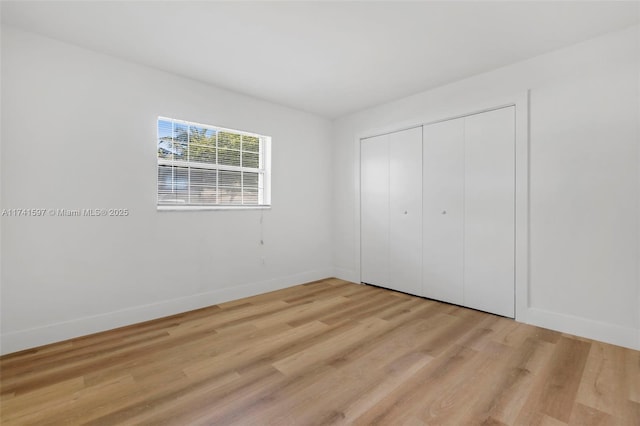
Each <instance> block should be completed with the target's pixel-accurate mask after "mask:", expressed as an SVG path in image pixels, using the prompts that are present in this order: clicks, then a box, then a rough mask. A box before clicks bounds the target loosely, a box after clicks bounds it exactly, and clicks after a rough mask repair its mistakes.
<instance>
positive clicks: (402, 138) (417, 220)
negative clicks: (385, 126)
mask: <svg viewBox="0 0 640 426" xmlns="http://www.w3.org/2000/svg"><path fill="white" fill-rule="evenodd" d="M389 277H390V281H389V286H388V287H389V288H392V289H394V290H398V291H402V292H405V293H410V294H416V295H419V294H420V291H421V282H422V127H416V128H413V129H408V130H404V131H401V132H395V133H391V134H390V135H389Z"/></svg>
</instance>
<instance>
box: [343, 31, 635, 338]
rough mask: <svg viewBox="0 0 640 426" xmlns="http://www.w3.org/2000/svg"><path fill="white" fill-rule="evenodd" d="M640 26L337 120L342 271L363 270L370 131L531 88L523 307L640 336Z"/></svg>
mask: <svg viewBox="0 0 640 426" xmlns="http://www.w3.org/2000/svg"><path fill="white" fill-rule="evenodd" d="M639 36H640V34H639V29H638V26H635V27H631V28H627V29H625V30H622V31H617V32H615V33H611V34H608V35H605V36H602V37H599V38H596V39H593V40H589V41H586V42H583V43H580V44H578V45H575V46H572V47H569V48H566V49H562V50H559V51H556V52H552V53H549V54H546V55H543V56H539V57H536V58H533V59H531V60H528V61H525V62H521V63H518V64H514V65H511V66H508V67H504V68H501V69H498V70H495V71H492V72H489V73H485V74H482V75H478V76H475V77H472V78H469V79H466V80H463V81H460V82H457V83H454V84H451V85H447V86H443V87H440V88H438V89H435V90H431V91H427V92H423V93H419V94H417V95H414V96H411V97H408V98H404V99H401V100H398V101H396V102H392V103H389V104H385V105H381V106H378V107H375V108H372V109H369V110H366V111H363V112H360V113H357V114H353V115H351V116H348V117H344V118H341V119H339V120H337V121H336V122H335V127H334V138H333V140H334V152H333V162H334V164H333V167H334V175H333V189H334V217H333V219H334V226H333V232H334V233H333V238H334V258H333V263H334V266H335V268H336V275H337V276H339V277H341V278H345V279H349V280H352V281H356V282H357V281H359V267H360V266H359V219H358V218H359V210H358V209H359V206H358V203H359V198H358V191H359V189H358V173H359V172H358V162H359V159H358V152H357V139H358V138H359V137H361V136H363V135H372V134H375V133H376V132H379V131H382V130H392V129H394V128H401V127H404V126H407V125H411V124H417V123H425V122H430V121H433V120H436V119H443V118H447V117H451V116H455V115H459V114H464V113H468V112H473V111H475V110H479V109H482V108H485V107H490V106H491V105H499V104H502V103H504V102H509V101H511V102H513V101H514V100H515V98H516V97H518V96H521V95H522V94H523V93H525V92H526V91H527V90H529V89H530V90H531V92H530V105H529V113H530V122H529V125H530V136H529V143H530V152H529V167H530V169H529V171H530V180H529V184H530V193H529V196H530V203H529V209H530V210H529V213H530V234H529V256H530V257H529V259H530V261H529V265H528V266H529V272H530V275H529V283H528V308H525V309H526V312H519V313H518V316H519V318H521V319H523V320H525V321H527V322H530V323H533V324H537V325H541V326H544V327H548V328H553V329H557V330H562V331H565V332H569V333H574V334H578V335H582V336H586V337H591V338H596V339H600V340H604V341H608V342H612V343H616V344H619V345H623V346H628V347H633V348H640V280H639V273H638V265H639V263H640V256H639V244H640V228H639V220H640V209H639V198H640V179H639V176H640V174H639V173H640V167H639V164H640V153H639V137H640V132H639V127H638V126H639V121H640V115H639V114H640V109H639V108H640V107H639V99H640V98H639V94H640V91H639V76H640V74H639V73H640V58H639V51H640V46H639V39H640V37H639ZM525 293H526V292H525ZM525 306H527V305H525Z"/></svg>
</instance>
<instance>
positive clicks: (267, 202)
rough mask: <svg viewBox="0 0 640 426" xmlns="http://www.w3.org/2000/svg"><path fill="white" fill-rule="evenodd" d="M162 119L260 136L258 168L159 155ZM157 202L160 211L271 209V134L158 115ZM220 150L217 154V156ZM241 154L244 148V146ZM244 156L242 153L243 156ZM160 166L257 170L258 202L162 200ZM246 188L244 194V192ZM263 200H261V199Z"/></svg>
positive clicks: (255, 171)
mask: <svg viewBox="0 0 640 426" xmlns="http://www.w3.org/2000/svg"><path fill="white" fill-rule="evenodd" d="M160 121H169V122H172V123H174V124H182V125H185V126H194V127H199V128H205V129H210V130H214V131H215V132H216V134H218V133H219V132H225V133H233V134H238V135H242V136H251V137H257V138H258V139H259V140H260V147H259V163H260V166H261V167H259V168H252V167H242V166H230V165H224V164H218V163H215V164H211V163H200V162H195V161H188V160H186V161H185V160H175V159H165V158H160V157H159V156H158V154H157V152H158V146H157V145H158V140H159V139H160V132H159V129H158V127H159V126H158V125H159V122H160ZM156 132H157V134H156V160H157V164H156V206H157V209H158V210H159V211H172V210H173V211H176V210H178V211H180V210H189V211H193V210H252V209H268V208H270V207H271V137H270V136H265V135H260V134H257V133H252V132H247V131H244V130H236V129H229V128H226V127H220V126H214V125H211V124H202V123H197V122H194V121H186V120H180V119H175V118H169V117H162V116H159V117H158V118H157V120H156ZM217 150H218V146H217V143H216V152H218V151H217ZM217 155H218V154H216V156H217ZM241 155H242V150H241ZM241 158H242V157H241ZM161 166H165V167H166V166H169V167H171V166H173V167H186V168H189V169H192V168H194V169H205V170H218V171H239V172H250V173H258V179H259V184H258V204H198V203H194V204H191V203H188V204H161V203H160V196H159V191H158V185H159V181H158V172H159V170H160V167H161ZM190 181H191V178H190V177H189V185H190V184H191V182H190ZM218 184H219V178H218V179H217V180H216V188H217V186H218ZM243 192H244V191H243ZM243 192H242V193H241V194H243ZM260 201H262V202H260Z"/></svg>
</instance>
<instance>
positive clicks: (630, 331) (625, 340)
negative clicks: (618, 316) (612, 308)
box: [527, 308, 640, 350]
mask: <svg viewBox="0 0 640 426" xmlns="http://www.w3.org/2000/svg"><path fill="white" fill-rule="evenodd" d="M527 323H528V324H531V325H536V326H538V327H544V328H548V329H551V330H556V331H560V332H563V333H569V334H574V335H576V336H580V337H586V338H588V339H593V340H599V341H601V342H606V343H611V344H613V345H618V346H624V347H627V348H631V349H635V350H640V330H638V329H637V328H633V327H623V326H620V325H616V324H610V323H605V322H600V321H594V320H590V319H586V318H581V317H576V316H572V315H567V314H559V313H557V312H551V311H546V310H544V309H538V308H529V309H528V311H527Z"/></svg>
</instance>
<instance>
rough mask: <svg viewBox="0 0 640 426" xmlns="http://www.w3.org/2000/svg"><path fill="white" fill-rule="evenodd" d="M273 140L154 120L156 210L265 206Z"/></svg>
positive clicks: (204, 126) (194, 125)
mask: <svg viewBox="0 0 640 426" xmlns="http://www.w3.org/2000/svg"><path fill="white" fill-rule="evenodd" d="M270 144H271V138H270V137H268V136H263V135H257V134H254V133H248V132H243V131H239V130H230V129H223V128H221V127H215V126H209V125H204V124H197V123H191V122H188V121H181V120H174V119H171V118H163V117H160V118H158V208H159V209H161V208H163V207H165V208H167V206H169V207H171V208H175V207H179V206H184V207H185V208H189V207H193V208H195V207H199V208H201V207H202V206H209V207H211V208H242V207H245V208H246V207H252V206H253V207H256V206H268V205H269V204H270V197H269V184H270V173H269V168H270V167H269V166H270V163H269V154H270V152H269V150H270Z"/></svg>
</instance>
